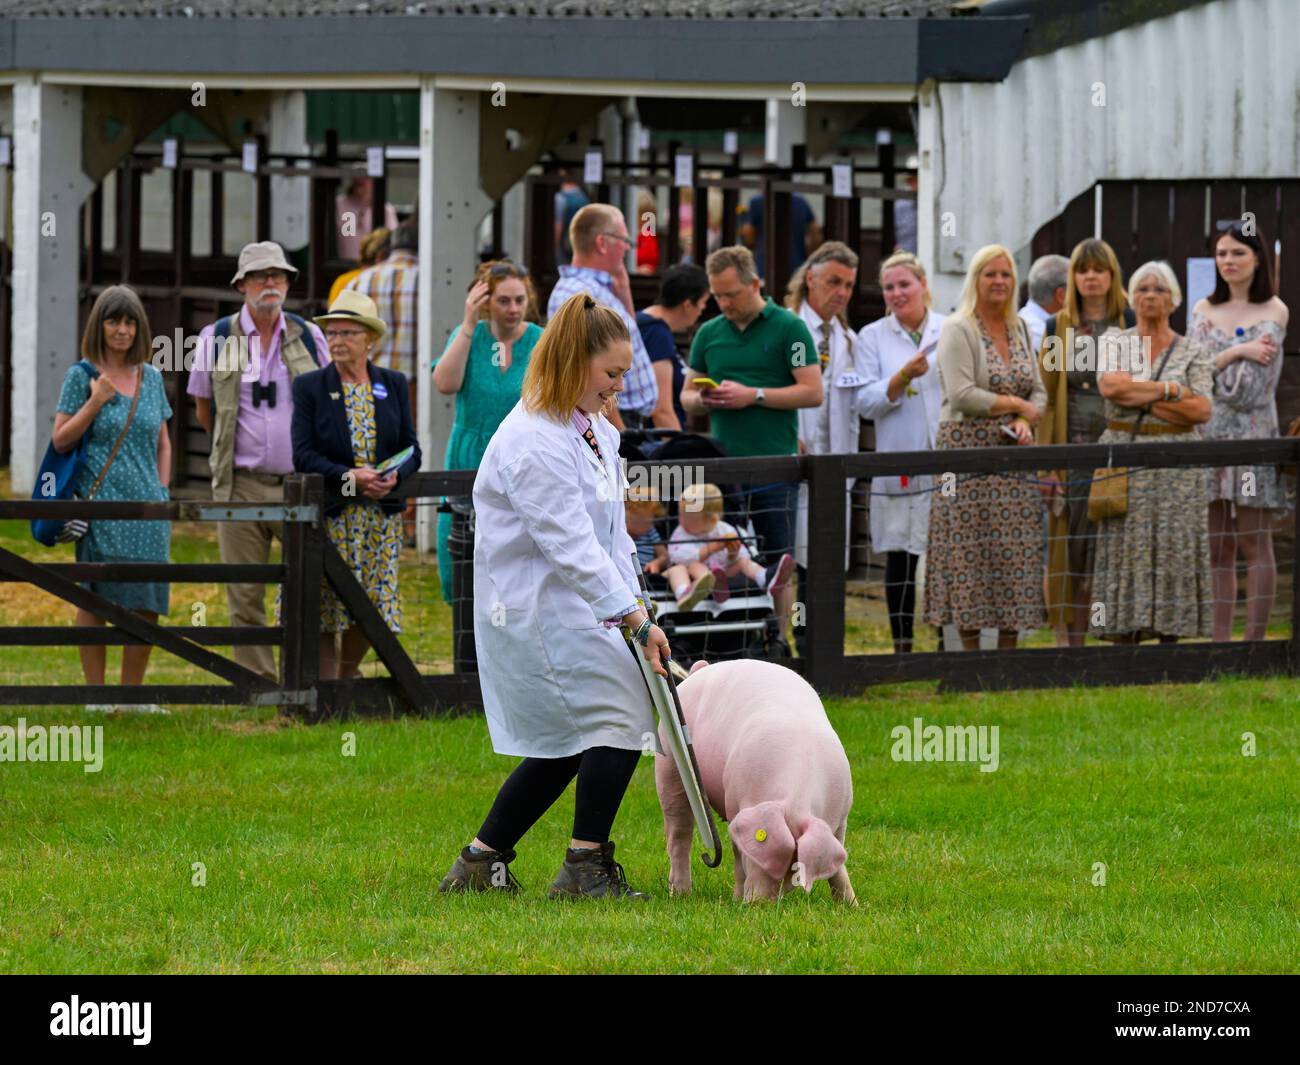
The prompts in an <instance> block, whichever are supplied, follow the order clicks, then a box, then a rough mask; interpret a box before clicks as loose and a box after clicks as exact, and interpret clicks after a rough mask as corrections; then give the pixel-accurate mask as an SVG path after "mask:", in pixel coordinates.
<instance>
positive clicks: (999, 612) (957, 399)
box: [925, 244, 1047, 651]
mask: <svg viewBox="0 0 1300 1065" xmlns="http://www.w3.org/2000/svg"><path fill="white" fill-rule="evenodd" d="M1017 288H1018V286H1017V282H1016V268H1015V263H1014V260H1013V259H1012V257H1011V253H1010V252H1009V251H1008V250H1007V249H1006V248H1004V247H1002V246H1001V245H998V244H990V245H987V246H986V247H983V248H981V249H980V250H979V251H978V252H976V254H975V258H974V259H973V260H972V262H971V265H970V269H969V270H968V271H967V273H966V284H965V287H964V288H963V290H962V296H961V303H960V305H959V306H958V308H957V311H956V312H955V313H954V314H953V315H951V316H950V317H949V318H948V320H947V321H946V322H945V323H944V326H943V330H942V332H941V333H940V334H939V346H938V350H937V353H936V357H937V362H938V364H939V380H940V383H941V385H942V386H943V402H942V405H941V406H940V408H939V433H938V436H937V437H936V440H935V447H936V448H937V449H945V448H963V447H996V446H998V445H1001V444H1011V443H1015V444H1018V445H1024V444H1030V443H1032V442H1033V439H1034V426H1035V425H1036V424H1037V423H1038V421H1039V420H1040V418H1041V417H1042V413H1043V408H1044V407H1045V406H1046V404H1047V392H1046V390H1045V389H1044V388H1043V382H1042V378H1041V376H1040V375H1039V371H1038V360H1037V358H1036V353H1035V352H1033V351H1032V349H1031V347H1030V341H1029V335H1028V332H1027V331H1026V330H1025V327H1024V323H1023V322H1021V321H1020V319H1019V317H1018V316H1017V314H1016V304H1015V297H1016V291H1017ZM925 599H926V621H927V622H929V623H930V624H932V625H947V624H954V625H956V626H957V629H958V631H959V632H960V634H961V641H962V646H963V648H965V649H966V650H968V651H973V650H975V649H976V648H977V646H978V644H979V632H980V629H997V630H998V646H999V647H1001V648H1007V647H1014V646H1015V645H1016V637H1017V634H1018V633H1020V632H1023V631H1025V630H1027V629H1035V628H1039V627H1040V626H1042V625H1043V624H1044V622H1045V621H1046V612H1045V610H1044V607H1043V528H1042V501H1041V498H1040V495H1039V492H1038V489H1037V487H1036V486H1035V485H1034V484H1033V483H1032V480H1031V479H1027V478H1026V477H1025V476H1023V475H1021V476H1018V477H1013V476H1005V477H1004V476H997V475H982V474H981V475H979V476H966V477H960V478H958V480H957V482H956V484H955V485H954V486H953V490H952V491H951V492H949V491H945V490H944V489H942V488H941V489H940V490H939V491H937V492H935V493H934V497H933V501H932V503H931V509H930V535H929V549H928V552H927V561H926V594H925Z"/></svg>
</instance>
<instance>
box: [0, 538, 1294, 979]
mask: <svg viewBox="0 0 1300 1065" xmlns="http://www.w3.org/2000/svg"><path fill="white" fill-rule="evenodd" d="M176 533H177V535H176V547H175V550H174V554H173V557H174V559H175V560H177V561H181V560H200V559H215V557H216V550H215V542H214V540H213V537H212V535H211V533H210V531H208V530H204V529H199V528H185V527H180V526H178V527H177V530H176ZM0 546H4V547H7V548H9V549H11V550H15V551H18V552H20V553H22V554H24V555H25V556H26V557H29V558H40V557H49V558H53V557H58V558H62V559H68V558H70V556H71V551H70V549H67V548H64V549H61V550H56V551H48V552H47V551H44V550H41V549H38V548H37V547H36V546H35V545H34V544H33V542H32V541H31V540H30V539H29V538H27V535H26V528H25V525H23V524H21V523H13V522H9V523H0ZM403 589H404V592H405V596H406V601H407V632H406V633H404V637H403V638H404V640H405V641H406V642H407V645H408V646H409V647H410V648H412V652H413V656H414V657H415V658H416V659H417V661H418V662H419V664H420V665H421V667H422V668H423V669H425V670H428V671H436V670H444V669H447V668H449V665H450V663H449V649H450V641H449V636H448V632H449V619H448V615H447V609H446V607H445V606H444V605H443V604H442V603H441V601H440V600H439V599H438V596H437V592H436V573H435V571H434V569H433V567H432V566H429V565H426V564H421V563H420V562H419V561H418V560H417V559H416V558H415V556H414V555H412V556H410V558H409V559H408V564H407V565H406V566H405V567H404V571H403ZM196 602H202V603H204V604H205V606H206V609H207V621H208V623H210V624H222V623H223V619H224V615H225V605H224V596H223V595H221V594H220V593H219V590H218V589H217V588H216V587H215V586H209V587H206V588H203V587H198V588H196V587H179V586H177V587H174V588H173V611H172V616H171V619H170V620H171V622H172V623H174V624H176V623H184V621H185V620H186V619H187V618H188V617H189V615H190V612H191V610H192V607H193V604H194V603H196ZM864 602H870V601H864ZM855 609H856V608H855ZM70 614H71V609H70V608H68V607H67V606H66V605H61V604H59V603H57V602H56V601H53V600H50V599H49V598H48V597H46V596H44V595H42V594H41V593H37V592H35V591H34V590H32V589H30V588H25V587H21V586H15V585H6V584H0V624H5V625H14V624H59V623H66V622H69V621H70ZM857 616H858V617H859V619H860V620H859V621H857V622H855V623H856V624H858V625H859V632H858V634H857V635H854V634H850V636H849V638H848V639H849V643H850V646H851V647H854V646H855V645H857V646H860V645H861V644H866V645H868V646H870V645H872V644H873V643H874V641H875V639H876V637H875V636H873V635H872V634H873V633H875V632H876V631H877V630H878V629H879V627H880V626H879V624H878V618H877V617H875V616H873V615H871V614H869V613H868V612H867V611H865V610H864V611H863V612H862V613H861V614H860V615H857ZM859 641H861V644H860V643H859ZM116 655H117V652H116V651H110V677H111V676H112V675H113V670H114V669H115V662H116ZM368 668H377V667H368ZM0 677H3V679H4V681H6V682H8V683H36V682H41V683H50V682H51V680H52V679H54V678H57V679H58V680H61V681H65V682H68V683H76V682H79V681H80V673H79V670H78V668H77V666H76V653H75V651H74V650H73V649H71V648H66V649H48V650H46V649H41V650H35V649H30V648H4V649H0ZM150 678H151V679H155V678H156V679H159V680H164V679H165V680H169V681H177V682H180V681H197V680H199V679H200V675H199V674H198V672H197V671H196V670H193V669H191V668H190V667H188V666H185V665H183V664H180V663H178V662H176V661H175V660H169V659H168V657H167V656H165V655H158V656H157V658H156V660H155V662H154V663H152V664H151V669H150ZM1298 696H1300V683H1297V682H1296V681H1292V680H1286V679H1277V680H1249V681H1247V680H1225V681H1220V682H1217V683H1213V684H1203V685H1192V686H1185V687H1172V686H1171V687H1156V688H1128V689H1124V688H1117V689H1094V690H1082V689H1080V690H1056V691H1041V692H1020V693H995V694H983V695H939V694H937V693H936V692H935V691H934V690H933V687H932V686H930V685H919V684H914V685H906V686H898V687H892V688H877V689H873V690H871V691H870V692H867V693H865V694H864V695H863V697H861V698H857V699H852V700H832V701H829V702H828V704H827V709H828V712H829V714H830V716H831V720H832V722H833V724H834V725H835V727H836V729H837V730H838V732H839V734H840V737H841V739H842V740H843V742H844V746H845V748H846V750H847V751H848V753H849V757H850V761H851V763H852V768H853V780H854V792H855V802H854V807H853V813H852V815H851V818H850V822H849V832H848V839H847V847H848V851H849V866H848V867H849V870H850V874H851V876H852V879H853V883H854V887H855V889H856V891H857V895H858V899H859V902H860V907H859V908H858V909H848V908H844V907H840V906H837V905H836V904H834V903H833V902H832V900H831V897H830V892H829V889H828V888H827V886H826V885H825V884H818V885H817V886H816V888H815V890H814V891H813V893H812V894H811V895H810V896H805V895H804V894H802V893H797V894H795V895H793V896H787V897H786V898H784V899H782V900H781V901H780V902H779V903H775V904H759V905H751V906H744V905H740V904H737V903H735V902H733V901H732V897H731V890H732V877H731V869H730V858H729V857H728V858H727V859H726V860H724V863H723V866H722V867H721V868H720V869H717V870H709V869H706V868H705V867H704V866H703V864H702V863H700V862H699V861H698V860H697V861H696V862H695V866H694V870H695V882H696V892H695V894H694V895H693V896H692V897H690V898H679V899H672V898H669V897H668V895H667V872H668V862H667V857H666V854H665V852H664V837H663V827H662V819H661V817H660V814H659V809H658V803H657V799H656V796H655V790H654V779H653V771H652V766H651V765H650V761H649V759H648V758H647V759H646V760H645V762H644V764H643V765H642V766H641V767H640V768H639V769H638V771H637V773H636V776H635V777H634V778H633V782H632V785H631V788H630V790H629V794H628V797H627V800H626V801H625V803H624V806H623V808H622V810H621V811H620V814H619V817H618V821H617V822H616V824H615V827H614V839H615V840H616V842H617V844H618V855H617V856H618V858H619V860H620V861H621V862H622V864H623V865H624V867H625V869H626V871H627V875H628V878H629V880H630V882H631V883H632V884H633V885H634V886H635V887H638V888H640V889H642V890H645V891H648V892H650V893H651V894H652V895H653V896H654V898H653V899H652V901H650V902H649V903H647V904H643V905H638V906H629V905H626V904H619V903H616V902H615V903H599V902H598V903H587V904H577V905H575V904H565V903H554V902H551V901H549V900H547V899H546V897H545V894H546V888H547V886H548V885H549V883H550V881H551V879H552V877H553V876H554V875H555V873H556V871H557V869H558V867H559V862H560V860H561V858H562V855H563V848H564V845H565V842H566V840H567V837H568V833H569V829H570V821H571V817H572V792H571V791H570V794H569V795H568V796H567V797H566V798H565V799H563V800H561V802H560V803H559V804H558V805H557V807H556V808H555V809H554V810H553V811H552V812H551V813H550V814H549V815H548V816H547V817H546V818H545V819H543V821H542V822H541V823H539V824H538V825H537V826H536V827H535V828H534V830H533V831H532V833H530V835H529V836H528V837H527V838H526V839H525V840H524V841H523V843H522V844H521V845H520V848H519V859H518V861H517V862H516V863H515V864H514V866H513V868H514V871H515V873H516V875H517V876H518V877H519V879H520V880H521V881H522V883H523V885H524V888H525V894H524V895H523V896H522V897H520V898H508V897H504V898H503V897H472V898H464V897H444V896H440V895H438V894H437V892H436V887H437V884H438V881H439V880H440V879H441V877H442V876H443V874H444V873H445V872H446V869H447V867H448V865H449V864H450V862H451V860H452V858H453V857H454V855H455V853H456V851H457V849H458V848H459V847H460V846H462V845H463V844H464V843H466V842H468V840H469V839H470V837H471V836H472V835H473V833H474V831H475V830H476V829H477V827H478V825H479V823H480V822H481V820H482V818H483V815H484V814H485V813H486V811H487V808H488V806H489V804H490V803H491V800H492V798H493V796H494V794H495V791H496V788H497V786H498V785H499V784H500V782H501V780H502V779H504V777H505V775H506V774H507V773H508V772H509V770H510V768H511V767H512V766H513V764H514V760H513V759H508V758H502V757H499V756H497V755H495V754H493V753H492V750H491V746H490V743H489V740H488V735H487V729H486V727H485V724H484V722H483V721H482V719H481V718H480V717H478V716H467V717H459V718H449V719H441V720H420V719H413V718H411V719H399V720H395V721H382V722H381V721H376V722H335V723H329V724H325V725H320V726H314V727H308V726H304V725H300V724H297V723H293V722H287V721H284V720H282V719H280V718H277V717H276V716H275V714H274V712H273V711H269V710H253V709H247V708H237V707H236V708H224V709H214V708H175V709H174V711H173V713H172V715H171V716H169V717H159V718H145V717H135V716H114V717H109V718H107V719H104V718H94V719H92V718H90V717H89V716H88V715H86V714H85V713H84V711H83V710H82V708H81V707H80V706H68V707H43V708H18V707H3V708H0V724H8V725H14V724H16V723H17V719H18V718H20V717H22V718H24V719H25V721H26V723H27V725H28V726H33V725H38V724H39V725H51V724H81V723H102V724H103V726H104V735H103V740H104V763H103V768H102V771H100V772H98V773H89V774H88V773H85V772H84V771H83V767H82V766H81V765H79V764H73V763H21V764H18V763H13V762H3V763H0V830H2V831H0V913H3V914H4V918H5V919H4V920H3V922H0V971H3V972H85V971H89V972H353V971H363V972H503V971H511V972H533V973H538V972H583V973H607V972H662V973H675V972H727V973H730V972H753V973H766V972H781V973H810V972H950V971H959V972H1256V971H1268V972H1277V971H1295V970H1297V969H1298V968H1300V962H1298V961H1297V951H1296V944H1297V942H1300V863H1297V860H1296V858H1297V853H1298V850H1300V801H1298V800H1300V718H1298V717H1297V713H1296V710H1295V707H1296V702H1297V697H1298ZM914 717H921V718H923V719H924V721H925V723H926V724H941V725H942V724H973V725H989V726H992V725H997V726H998V727H999V729H1000V748H1001V750H1000V767H999V768H998V770H997V771H996V772H992V773H981V772H979V769H978V766H977V765H975V764H973V763H964V764H953V763H941V762H929V763H925V762H922V763H909V762H894V761H893V760H892V759H891V756H890V751H891V747H892V740H891V737H890V730H891V729H892V728H894V726H896V725H909V724H910V723H911V721H912V719H913V718H914ZM1247 732H1249V733H1252V734H1253V736H1254V737H1255V742H1256V745H1257V750H1256V753H1255V754H1253V755H1250V756H1247V755H1244V754H1243V733H1247ZM348 733H352V734H354V736H355V754H354V755H351V756H349V755H346V754H345V753H344V745H345V737H346V734H348ZM196 863H202V872H203V877H202V879H204V881H205V882H204V883H203V884H202V885H201V886H200V885H198V884H196V879H198V878H199V875H198V873H196ZM1096 863H1104V865H1105V884H1104V885H1101V884H1098V883H1096V882H1095V881H1097V880H1098V879H1099V877H1098V872H1097V869H1098V867H1097V864H1096Z"/></svg>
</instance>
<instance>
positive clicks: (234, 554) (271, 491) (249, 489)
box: [217, 470, 284, 684]
mask: <svg viewBox="0 0 1300 1065" xmlns="http://www.w3.org/2000/svg"><path fill="white" fill-rule="evenodd" d="M233 478H234V479H233V483H232V488H231V495H230V501H231V502H232V503H236V502H239V503H271V504H276V505H282V504H283V503H284V484H283V478H281V477H278V476H275V475H273V474H264V473H252V472H250V471H248V470H235V471H233ZM282 530H283V524H282V523H281V522H278V521H222V522H218V523H217V545H218V546H219V548H220V550H221V561H222V562H233V563H243V564H253V565H265V564H266V562H267V561H268V560H269V559H270V557H271V540H272V539H276V540H278V539H280V533H281V531H282ZM281 547H283V544H282V545H281ZM226 601H227V602H228V603H229V605H230V624H232V625H265V624H266V585H264V584H227V585H226ZM235 661H236V662H237V663H238V664H239V665H241V666H243V667H245V668H246V669H251V670H252V671H253V672H254V673H260V674H262V676H264V677H266V678H268V679H269V680H272V681H275V682H276V683H277V684H278V683H279V681H280V673H279V670H278V669H276V665H275V653H274V651H273V650H272V648H271V647H268V646H263V647H254V646H250V645H244V646H241V647H236V648H235Z"/></svg>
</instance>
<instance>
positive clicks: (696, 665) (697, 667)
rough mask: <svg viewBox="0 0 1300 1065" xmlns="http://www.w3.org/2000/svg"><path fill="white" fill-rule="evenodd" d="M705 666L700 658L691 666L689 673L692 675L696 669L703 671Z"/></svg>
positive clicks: (705, 663) (704, 662)
mask: <svg viewBox="0 0 1300 1065" xmlns="http://www.w3.org/2000/svg"><path fill="white" fill-rule="evenodd" d="M707 665H708V663H707V662H706V661H704V659H702V658H701V659H700V660H699V661H698V662H696V663H695V665H693V666H691V672H692V673H694V672H695V671H696V670H697V669H703V668H704V667H705V666H707Z"/></svg>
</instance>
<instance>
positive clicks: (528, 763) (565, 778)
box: [478, 747, 641, 851]
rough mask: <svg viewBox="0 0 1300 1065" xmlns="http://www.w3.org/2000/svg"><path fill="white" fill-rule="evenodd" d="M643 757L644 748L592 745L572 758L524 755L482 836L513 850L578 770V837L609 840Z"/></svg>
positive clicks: (575, 829)
mask: <svg viewBox="0 0 1300 1065" xmlns="http://www.w3.org/2000/svg"><path fill="white" fill-rule="evenodd" d="M640 757H641V752H640V751H624V750H620V749H618V748H615V747H589V748H588V749H587V750H585V751H583V752H582V753H581V754H574V755H570V756H569V757H568V758H525V759H524V760H523V761H522V762H520V763H519V764H518V765H517V766H515V770H514V772H513V773H511V774H510V776H509V777H507V778H506V782H505V783H504V784H502V785H501V790H500V791H499V792H497V797H496V802H494V803H493V804H492V809H491V811H489V813H488V815H487V819H486V820H485V821H484V822H483V827H482V828H480V829H479V830H478V838H479V839H481V840H482V841H483V842H484V843H486V844H487V845H488V846H489V847H491V848H492V849H493V850H498V851H511V850H514V849H515V844H516V843H518V842H519V841H520V840H521V839H523V838H524V833H525V832H527V831H528V830H529V829H530V828H532V827H533V825H534V824H536V823H537V821H538V819H539V818H540V817H541V816H542V814H544V813H546V811H547V810H549V809H550V808H551V806H552V805H554V803H555V800H556V799H558V798H559V797H560V796H561V795H563V794H564V789H565V788H567V787H568V786H569V781H571V780H572V779H573V778H574V776H575V775H576V776H577V778H578V788H577V794H576V796H575V799H574V809H573V838H574V839H581V840H588V841H590V842H592V843H605V842H607V841H608V840H609V830H610V829H611V828H612V827H613V825H614V815H615V814H617V813H618V807H619V803H621V802H622V801H623V794H624V793H625V792H626V791H627V786H628V783H629V782H630V781H631V780H632V773H633V771H634V770H635V769H636V763H637V760H638V759H639V758H640Z"/></svg>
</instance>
